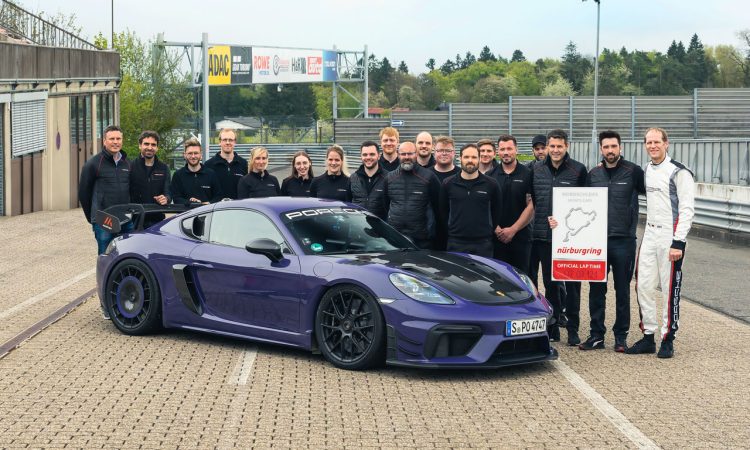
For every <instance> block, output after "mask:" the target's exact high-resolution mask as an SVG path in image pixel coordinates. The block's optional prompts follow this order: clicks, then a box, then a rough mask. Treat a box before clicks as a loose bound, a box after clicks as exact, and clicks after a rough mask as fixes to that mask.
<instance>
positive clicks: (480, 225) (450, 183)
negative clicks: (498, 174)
mask: <svg viewBox="0 0 750 450" xmlns="http://www.w3.org/2000/svg"><path fill="white" fill-rule="evenodd" d="M500 206H501V199H500V187H498V185H497V182H496V181H495V180H493V179H492V178H490V177H488V176H487V175H483V174H481V173H480V174H479V177H478V178H476V179H474V180H465V179H463V178H462V177H461V174H460V173H459V174H457V175H454V176H452V177H449V178H447V179H446V180H445V181H444V182H443V186H442V188H441V189H440V218H441V220H442V224H443V229H445V230H447V232H448V236H447V237H448V238H458V239H462V240H484V239H492V237H493V236H494V235H495V226H496V224H497V222H498V220H499V219H500Z"/></svg>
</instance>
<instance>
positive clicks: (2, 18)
mask: <svg viewBox="0 0 750 450" xmlns="http://www.w3.org/2000/svg"><path fill="white" fill-rule="evenodd" d="M0 27H2V28H4V29H5V30H6V32H8V35H9V36H10V37H13V38H17V39H26V40H28V41H30V42H31V43H33V44H37V45H43V46H47V47H65V48H78V49H83V50H99V48H98V47H97V46H96V45H94V44H92V43H91V42H88V41H85V40H83V39H81V38H80V37H78V36H76V35H75V34H73V33H70V32H68V31H65V30H63V29H62V28H60V27H58V26H57V25H55V24H53V23H52V22H49V21H47V20H44V19H42V18H41V17H39V16H37V15H35V14H32V13H30V12H29V11H26V10H25V9H23V8H21V7H20V6H18V5H16V4H14V3H11V2H9V1H7V0H2V5H0Z"/></svg>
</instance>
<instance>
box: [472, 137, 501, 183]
mask: <svg viewBox="0 0 750 450" xmlns="http://www.w3.org/2000/svg"><path fill="white" fill-rule="evenodd" d="M477 147H479V172H480V173H484V174H486V173H487V172H490V171H492V170H494V169H495V167H497V166H498V164H497V160H495V143H494V142H492V139H480V140H479V141H477Z"/></svg>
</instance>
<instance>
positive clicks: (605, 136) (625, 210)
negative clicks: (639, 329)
mask: <svg viewBox="0 0 750 450" xmlns="http://www.w3.org/2000/svg"><path fill="white" fill-rule="evenodd" d="M599 150H600V151H601V153H602V157H603V159H602V163H601V164H599V165H598V166H596V167H594V168H593V169H591V171H590V172H589V174H588V178H587V180H586V181H587V183H586V184H587V185H588V186H591V187H606V188H609V189H608V191H607V204H608V208H607V266H608V267H607V271H608V272H609V271H610V270H611V271H612V278H613V280H614V284H615V305H616V306H615V324H614V326H613V327H612V332H613V333H614V336H615V346H614V349H615V351H616V352H624V351H625V349H626V347H627V345H626V339H627V337H628V330H630V281H631V280H632V279H633V268H634V265H635V247H636V244H635V241H636V235H635V232H636V227H637V225H638V194H645V193H646V187H645V185H644V179H643V169H641V168H640V167H639V166H638V165H636V164H633V163H632V162H630V161H625V159H624V158H623V157H622V155H621V154H620V153H621V152H620V135H619V134H618V133H617V132H616V131H612V130H607V131H602V132H601V133H599ZM589 286H590V289H589V312H590V315H591V333H590V334H589V337H588V339H586V340H585V341H584V342H582V343H581V345H580V346H579V348H580V349H581V350H595V349H601V348H604V334H605V333H606V328H604V309H605V299H606V297H607V282H606V281H605V282H603V283H589Z"/></svg>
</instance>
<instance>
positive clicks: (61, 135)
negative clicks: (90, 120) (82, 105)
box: [42, 97, 71, 211]
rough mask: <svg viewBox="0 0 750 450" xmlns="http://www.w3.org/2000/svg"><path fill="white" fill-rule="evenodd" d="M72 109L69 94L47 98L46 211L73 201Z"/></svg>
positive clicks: (44, 198)
mask: <svg viewBox="0 0 750 450" xmlns="http://www.w3.org/2000/svg"><path fill="white" fill-rule="evenodd" d="M69 111H70V99H69V97H52V98H50V99H49V100H47V149H46V150H45V151H44V152H43V155H44V156H43V167H44V168H43V173H44V178H43V186H42V189H43V205H44V210H45V211H49V210H53V211H54V210H63V209H68V207H69V205H70V189H69V186H70V172H71V171H70V170H68V168H69V167H70V164H71V161H70V159H71V158H70V116H69ZM58 144H59V145H58Z"/></svg>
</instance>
